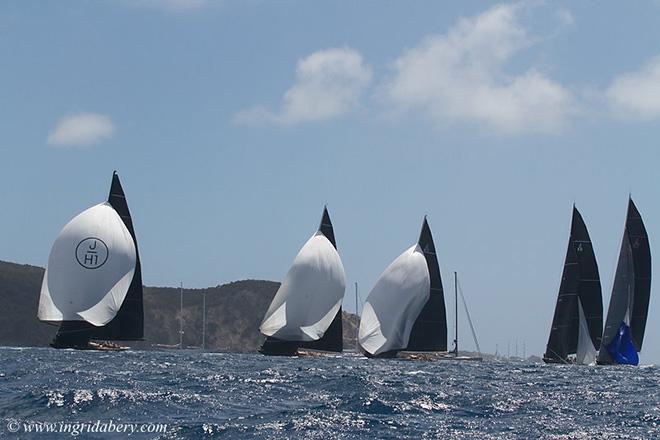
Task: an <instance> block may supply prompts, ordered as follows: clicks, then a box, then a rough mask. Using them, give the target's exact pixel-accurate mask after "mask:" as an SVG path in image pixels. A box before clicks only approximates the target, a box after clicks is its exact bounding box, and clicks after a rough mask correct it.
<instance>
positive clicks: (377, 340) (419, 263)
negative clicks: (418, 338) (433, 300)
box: [358, 245, 431, 355]
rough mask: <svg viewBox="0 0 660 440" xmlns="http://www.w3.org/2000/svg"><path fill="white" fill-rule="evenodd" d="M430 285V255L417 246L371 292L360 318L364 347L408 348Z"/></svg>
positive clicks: (372, 350) (375, 350) (372, 351)
mask: <svg viewBox="0 0 660 440" xmlns="http://www.w3.org/2000/svg"><path fill="white" fill-rule="evenodd" d="M430 286H431V278H430V276H429V269H428V266H427V264H426V258H424V254H423V252H422V250H421V249H420V247H419V245H414V246H412V247H411V248H410V249H408V250H406V251H405V252H404V253H403V254H401V255H399V256H398V257H397V258H396V260H394V261H393V262H392V264H390V265H389V266H388V267H387V269H385V271H384V272H383V273H382V275H381V276H380V278H378V281H376V284H375V285H374V287H373V289H371V292H369V296H368V297H367V301H366V302H365V304H364V307H363V309H362V317H361V319H360V331H359V334H358V340H359V342H360V346H361V347H362V348H363V349H364V350H366V351H367V352H369V353H370V354H372V355H378V354H381V353H385V352H387V351H391V350H401V349H404V348H406V347H407V346H408V339H409V338H410V332H411V330H412V327H413V324H414V323H415V320H416V319H417V316H419V313H420V312H421V311H422V309H423V308H424V305H425V304H426V302H427V301H428V299H429V295H430Z"/></svg>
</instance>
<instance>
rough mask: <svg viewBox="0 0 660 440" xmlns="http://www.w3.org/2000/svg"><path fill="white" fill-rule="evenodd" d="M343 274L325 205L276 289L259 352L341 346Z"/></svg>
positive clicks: (331, 349) (283, 353) (287, 352)
mask: <svg viewBox="0 0 660 440" xmlns="http://www.w3.org/2000/svg"><path fill="white" fill-rule="evenodd" d="M345 288H346V274H345V272H344V266H343V265H342V262H341V259H340V258H339V254H338V253H337V244H336V242H335V233H334V229H333V227H332V222H331V221H330V215H329V214H328V209H327V207H324V208H323V216H322V217H321V225H320V226H319V229H318V231H317V232H316V233H315V234H314V235H312V237H311V238H310V239H309V240H308V241H307V243H305V245H304V246H303V247H302V248H301V249H300V252H298V255H297V256H296V258H295V259H294V260H293V264H292V265H291V268H290V269H289V272H288V273H287V274H286V276H285V277H284V281H282V284H281V285H280V288H279V289H278V290H277V293H276V294H275V297H274V298H273V301H272V302H271V304H270V306H269V307H268V310H267V311H266V315H265V316H264V319H263V321H262V323H261V327H260V328H259V330H260V331H261V333H262V334H263V335H265V336H266V340H265V341H264V343H263V345H262V346H261V348H260V349H259V351H260V352H261V353H263V354H266V355H280V356H293V355H296V354H297V353H298V349H299V348H304V349H309V350H318V351H329V352H341V351H342V350H343V334H342V332H343V327H342V307H341V305H342V301H343V299H344V290H345Z"/></svg>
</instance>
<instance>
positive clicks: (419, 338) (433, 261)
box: [405, 217, 447, 351]
mask: <svg viewBox="0 0 660 440" xmlns="http://www.w3.org/2000/svg"><path fill="white" fill-rule="evenodd" d="M418 244H419V247H420V248H421V249H422V251H423V252H424V258H425V259H426V265H427V267H428V270H429V276H430V278H431V291H430V295H429V299H428V301H427V302H426V304H425V305H424V308H423V309H422V311H421V312H420V313H419V316H418V317H417V319H416V320H415V324H414V325H413V328H412V330H411V332H410V338H409V340H408V347H406V349H405V350H406V351H446V350H447V313H446V310H445V297H444V293H443V290H442V279H441V277H440V267H439V266H438V258H437V257H436V255H435V245H434V244H433V236H432V235H431V228H429V224H428V222H427V220H426V217H424V222H423V223H422V231H421V232H420V234H419V241H418Z"/></svg>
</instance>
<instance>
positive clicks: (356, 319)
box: [355, 281, 360, 353]
mask: <svg viewBox="0 0 660 440" xmlns="http://www.w3.org/2000/svg"><path fill="white" fill-rule="evenodd" d="M359 331H360V318H359V310H358V283H357V281H356V282H355V351H356V352H358V353H359V352H360V343H359V342H358V333H359Z"/></svg>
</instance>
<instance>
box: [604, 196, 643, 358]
mask: <svg viewBox="0 0 660 440" xmlns="http://www.w3.org/2000/svg"><path fill="white" fill-rule="evenodd" d="M650 295H651V250H650V247H649V237H648V235H647V233H646V228H645V227H644V222H643V221H642V216H641V215H640V213H639V211H638V210H637V207H636V206H635V203H633V201H632V198H629V199H628V214H627V218H626V226H625V229H624V231H623V240H622V241H621V250H620V252H619V262H618V264H617V268H616V273H615V275H614V285H613V287H612V296H611V298H610V306H609V309H608V311H607V319H606V321H605V329H604V330H603V342H602V345H601V349H600V351H599V352H598V359H597V363H598V364H600V365H603V364H604V365H607V364H627V365H638V364H639V355H638V353H639V352H640V351H641V350H642V342H643V341H644V330H645V328H646V317H647V314H648V309H649V299H650Z"/></svg>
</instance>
